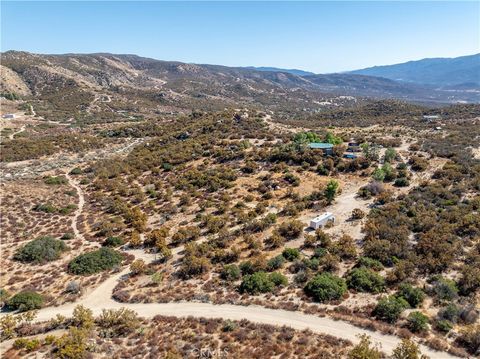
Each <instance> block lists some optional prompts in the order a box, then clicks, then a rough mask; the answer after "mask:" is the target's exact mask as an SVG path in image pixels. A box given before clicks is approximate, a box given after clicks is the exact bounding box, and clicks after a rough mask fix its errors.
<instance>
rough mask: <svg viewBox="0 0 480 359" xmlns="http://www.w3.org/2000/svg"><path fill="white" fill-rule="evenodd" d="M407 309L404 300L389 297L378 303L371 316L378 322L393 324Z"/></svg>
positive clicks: (406, 303)
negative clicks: (378, 320)
mask: <svg viewBox="0 0 480 359" xmlns="http://www.w3.org/2000/svg"><path fill="white" fill-rule="evenodd" d="M407 308H408V302H407V301H406V300H405V299H403V298H398V297H395V296H390V297H385V298H382V299H380V300H379V301H378V303H377V306H376V307H375V309H374V311H373V314H374V315H375V316H376V317H377V318H378V319H380V320H383V321H385V322H388V323H394V322H396V321H397V319H398V318H399V317H400V315H401V314H402V312H403V311H404V310H405V309H407Z"/></svg>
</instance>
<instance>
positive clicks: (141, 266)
mask: <svg viewBox="0 0 480 359" xmlns="http://www.w3.org/2000/svg"><path fill="white" fill-rule="evenodd" d="M130 271H131V272H132V275H139V274H143V273H145V272H146V271H147V265H146V264H145V261H144V260H143V259H136V260H134V261H133V262H132V264H130Z"/></svg>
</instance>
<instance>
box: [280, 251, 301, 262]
mask: <svg viewBox="0 0 480 359" xmlns="http://www.w3.org/2000/svg"><path fill="white" fill-rule="evenodd" d="M282 256H283V258H285V259H286V260H287V261H293V260H294V259H297V258H298V257H300V251H299V250H298V249H297V248H285V249H284V250H283V252H282Z"/></svg>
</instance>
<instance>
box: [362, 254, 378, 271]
mask: <svg viewBox="0 0 480 359" xmlns="http://www.w3.org/2000/svg"><path fill="white" fill-rule="evenodd" d="M356 267H365V268H370V269H372V270H375V271H380V270H382V269H383V264H382V262H380V261H378V260H376V259H373V258H369V257H360V258H359V259H358V262H357V264H356Z"/></svg>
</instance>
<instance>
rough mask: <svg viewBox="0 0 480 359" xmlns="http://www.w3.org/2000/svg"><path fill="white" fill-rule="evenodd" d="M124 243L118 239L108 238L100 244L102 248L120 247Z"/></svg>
mask: <svg viewBox="0 0 480 359" xmlns="http://www.w3.org/2000/svg"><path fill="white" fill-rule="evenodd" d="M124 243H125V241H124V240H123V239H122V238H120V237H108V238H107V239H105V240H104V241H103V243H102V245H103V246H104V247H120V246H121V245H123V244H124Z"/></svg>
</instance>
